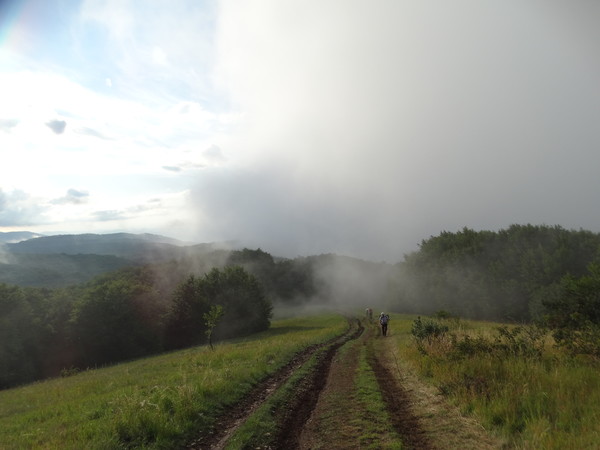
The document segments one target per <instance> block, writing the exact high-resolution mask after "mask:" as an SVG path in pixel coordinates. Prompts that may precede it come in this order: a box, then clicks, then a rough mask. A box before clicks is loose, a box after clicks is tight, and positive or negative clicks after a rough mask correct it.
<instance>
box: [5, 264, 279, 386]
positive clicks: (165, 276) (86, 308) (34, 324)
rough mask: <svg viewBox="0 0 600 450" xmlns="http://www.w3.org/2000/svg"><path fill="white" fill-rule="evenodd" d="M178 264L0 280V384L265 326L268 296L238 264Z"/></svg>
mask: <svg viewBox="0 0 600 450" xmlns="http://www.w3.org/2000/svg"><path fill="white" fill-rule="evenodd" d="M180 269H181V268H180V267H176V265H169V264H167V265H163V266H143V267H132V268H125V269H121V270H118V271H116V272H112V273H109V274H105V275H102V276H99V277H97V278H95V279H93V280H92V281H90V282H87V283H84V284H81V285H75V286H71V287H67V288H60V289H48V288H32V287H19V286H13V285H7V284H0V388H7V387H10V386H14V385H17V384H22V383H27V382H31V381H34V380H39V379H43V378H47V377H53V376H58V375H61V374H62V375H66V374H72V373H76V372H77V371H79V370H83V369H86V368H94V367H98V366H102V365H105V364H111V363H115V362H118V361H124V360H130V359H134V358H139V357H142V356H146V355H152V354H157V353H160V352H163V351H166V350H172V349H177V348H182V347H187V346H191V345H198V344H203V343H206V342H207V337H208V336H210V337H213V339H215V338H216V339H223V338H229V337H234V336H242V335H246V334H249V333H254V332H257V331H261V330H265V329H267V328H268V327H269V324H270V319H271V317H272V303H271V300H270V298H268V297H267V295H266V294H265V292H264V289H263V287H262V285H261V284H260V283H259V282H258V280H257V279H256V277H255V276H253V275H252V274H250V273H249V272H248V271H246V270H245V269H244V268H242V267H241V266H236V265H226V266H224V267H220V268H213V269H211V270H210V271H208V272H206V273H202V274H190V273H186V272H183V271H181V270H180ZM178 270H179V271H178ZM217 305H218V307H219V309H220V311H222V315H219V317H218V321H216V323H215V322H214V318H213V323H210V321H207V317H208V316H207V315H208V314H209V313H210V311H211V308H212V307H214V306H217ZM208 327H211V330H210V331H211V333H210V334H208V333H207V330H208ZM213 328H214V329H213Z"/></svg>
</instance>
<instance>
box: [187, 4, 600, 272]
mask: <svg viewBox="0 0 600 450" xmlns="http://www.w3.org/2000/svg"><path fill="white" fill-rule="evenodd" d="M576 5H577V7H576V8H575V7H573V8H571V7H570V6H568V5H566V4H564V3H561V2H557V1H547V2H546V1H545V2H541V1H532V2H525V3H523V2H520V1H512V0H509V1H506V2H501V3H493V2H466V1H462V0H459V1H457V2H451V3H450V2H436V3H435V5H433V4H432V3H430V2H400V1H395V0H394V1H385V0H383V1H381V2H378V3H377V7H374V6H373V5H372V4H370V3H366V2H362V1H352V0H349V1H345V2H327V3H326V4H324V3H322V2H310V1H305V2H296V3H294V7H293V8H292V7H290V6H289V4H287V3H284V2H276V1H272V2H259V3H252V4H251V5H248V6H246V3H245V2H234V3H226V4H224V7H223V8H224V13H225V16H224V17H225V18H224V19H223V20H222V26H223V27H224V29H223V30H222V34H223V35H224V36H227V38H228V40H226V41H224V43H223V47H222V48H221V58H222V60H223V61H222V63H221V65H220V67H223V68H224V73H223V74H220V75H221V79H225V80H228V86H229V88H230V90H231V95H232V97H233V98H234V99H235V100H237V101H239V102H240V103H241V105H242V108H243V110H244V111H245V112H246V114H247V117H248V124H249V126H248V130H246V132H245V134H244V135H243V136H242V137H240V139H239V141H238V142H236V143H235V144H236V145H237V146H238V148H237V149H235V150H236V151H237V152H238V153H239V154H243V158H241V159H242V162H240V163H238V164H237V167H238V169H236V170H235V171H233V170H231V171H229V172H228V171H226V170H221V171H213V172H212V173H210V174H209V173H207V174H204V176H203V178H202V179H201V180H199V181H198V186H197V188H196V189H195V190H194V191H192V198H193V199H194V202H195V205H196V206H197V208H198V217H199V221H200V223H202V224H203V225H206V226H207V227H208V229H210V230H211V233H212V235H211V237H213V238H214V239H215V240H224V239H232V238H236V237H238V236H239V237H240V239H241V240H246V242H248V241H251V242H253V243H255V244H258V245H262V246H263V247H268V246H269V245H271V246H272V247H273V248H274V250H277V251H278V252H285V253H286V254H290V253H291V254H293V253H296V252H298V253H302V254H306V253H312V252H314V251H315V250H316V251H323V252H327V251H335V252H342V253H350V254H352V255H363V256H368V257H370V258H385V259H387V260H390V261H394V260H400V259H401V258H402V256H403V254H404V253H406V252H409V251H412V250H415V249H416V248H417V246H418V244H419V243H420V241H421V240H422V239H427V238H428V237H429V236H431V235H437V234H439V233H440V232H441V231H443V230H447V231H456V230H460V229H461V228H462V227H464V226H467V227H471V228H475V229H491V230H497V229H500V228H504V227H506V226H509V225H510V224H513V223H533V224H549V225H554V224H558V225H562V226H564V227H567V228H575V229H577V228H585V229H591V230H592V231H600V215H599V214H598V213H597V195H598V192H600V177H598V176H597V173H596V172H597V169H596V168H597V167H598V166H600V152H598V148H600V127H599V126H598V123H600V90H599V89H598V86H599V85H600V59H599V58H598V57H597V55H598V54H600V27H598V26H597V25H596V22H597V21H596V20H593V19H591V18H597V17H600V3H594V2H584V1H576ZM261 8H262V9H261ZM317 8H318V11H319V14H315V13H314V12H315V10H317ZM267 11H268V14H266V12H267ZM263 13H264V14H263ZM306 30H310V36H311V39H306ZM227 68H230V69H231V70H230V71H227ZM230 147H233V143H232V144H231V146H230ZM228 150H229V147H228ZM232 153H235V151H234V152H232ZM219 234H220V235H219Z"/></svg>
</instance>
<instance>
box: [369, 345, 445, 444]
mask: <svg viewBox="0 0 600 450" xmlns="http://www.w3.org/2000/svg"><path fill="white" fill-rule="evenodd" d="M377 354H378V353H377V352H373V351H371V352H369V356H368V358H367V361H368V363H369V365H370V366H371V368H372V369H373V372H374V373H375V377H376V378H377V383H378V385H379V389H380V391H381V394H382V395H383V399H384V401H385V404H386V407H387V410H388V412H389V414H390V418H391V421H392V424H393V425H394V429H395V430H396V432H397V433H398V434H399V435H400V436H401V437H402V443H403V445H404V447H403V448H407V449H419V450H430V449H434V448H435V447H434V446H433V445H432V444H431V443H430V442H429V440H428V439H427V435H426V432H425V431H424V430H423V428H422V427H421V424H420V422H419V419H418V418H417V416H416V415H415V414H414V413H413V411H412V407H411V405H412V403H413V402H412V399H411V397H410V395H409V394H408V392H407V391H406V389H404V387H403V386H402V385H401V384H400V383H398V382H397V381H396V377H395V376H394V375H393V374H392V373H391V371H390V369H389V368H388V367H386V366H385V365H383V364H382V362H381V361H380V360H379V359H378V358H377Z"/></svg>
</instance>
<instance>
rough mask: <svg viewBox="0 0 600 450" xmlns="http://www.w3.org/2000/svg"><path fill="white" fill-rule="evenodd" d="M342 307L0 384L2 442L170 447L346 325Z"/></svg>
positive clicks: (210, 422) (0, 445) (28, 445)
mask: <svg viewBox="0 0 600 450" xmlns="http://www.w3.org/2000/svg"><path fill="white" fill-rule="evenodd" d="M346 328H347V323H346V320H345V319H343V318H342V317H340V316H337V315H327V316H319V317H311V318H304V319H286V320H279V321H276V322H274V323H273V325H272V327H271V329H270V330H269V331H267V332H264V333H260V334H257V335H253V336H251V337H249V338H246V339H242V340H238V341H235V342H228V343H222V344H218V345H216V346H215V350H214V351H211V350H210V349H209V348H208V347H206V346H203V347H195V348H191V349H187V350H183V351H179V352H174V353H168V354H164V355H161V356H157V357H153V358H146V359H141V360H137V361H134V362H130V363H127V364H120V365H116V366H113V367H109V368H104V369H99V370H91V371H86V372H83V373H79V374H76V375H74V376H70V377H66V378H61V379H54V380H49V381H46V382H42V383H36V384H32V385H28V386H24V387H21V388H16V389H11V390H6V391H1V392H0V448H3V449H12V448H49V449H59V448H60V449H69V448H71V449H81V448H87V449H92V448H105V449H108V448H111V449H113V448H126V447H140V446H147V447H151V448H173V447H176V446H177V445H179V444H181V443H183V442H185V441H187V440H189V439H190V438H191V437H193V436H194V434H195V433H199V432H201V431H206V430H207V429H209V428H210V427H211V426H212V425H213V423H214V420H215V418H216V417H217V416H218V414H219V413H221V412H222V411H223V408H225V407H226V405H229V404H233V403H235V402H236V401H238V400H239V399H240V398H242V397H243V396H244V395H245V394H246V393H247V392H248V391H249V390H250V388H251V387H252V385H253V384H255V383H256V382H257V381H258V380H260V379H262V378H263V377H265V376H266V375H267V374H269V373H272V372H275V371H276V370H277V369H278V368H279V367H281V366H283V365H284V364H285V363H286V362H287V361H288V360H289V359H290V358H291V357H292V355H293V354H295V353H296V352H298V351H299V350H301V349H303V348H305V347H307V346H309V345H311V344H314V343H317V342H323V341H326V340H328V339H330V338H332V337H334V336H336V335H339V334H341V333H343V332H344V331H345V330H346Z"/></svg>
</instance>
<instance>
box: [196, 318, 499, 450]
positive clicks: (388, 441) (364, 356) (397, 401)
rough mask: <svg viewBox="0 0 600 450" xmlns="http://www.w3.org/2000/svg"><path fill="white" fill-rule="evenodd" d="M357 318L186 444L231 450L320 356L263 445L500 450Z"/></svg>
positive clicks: (281, 410) (389, 343)
mask: <svg viewBox="0 0 600 450" xmlns="http://www.w3.org/2000/svg"><path fill="white" fill-rule="evenodd" d="M351 323H352V326H351V327H350V330H349V331H348V333H347V334H346V335H344V336H342V337H341V338H339V339H337V340H334V341H332V342H329V343H326V344H323V345H321V346H314V347H311V348H310V349H307V350H306V351H305V352H303V353H302V354H299V355H297V357H296V358H295V359H294V360H293V361H292V362H290V364H288V365H287V366H286V367H284V368H283V369H282V370H280V371H279V372H278V373H277V374H275V375H274V376H273V377H271V378H270V379H268V380H266V381H265V382H263V383H262V384H261V385H260V386H257V387H256V388H255V389H254V391H253V392H252V394H251V395H249V396H248V397H247V398H246V400H245V401H244V402H243V403H241V404H239V405H236V406H235V407H234V408H232V409H230V410H229V411H228V414H227V415H226V416H225V417H223V419H222V420H221V421H220V422H219V424H218V426H217V427H216V429H217V430H218V431H217V432H216V433H214V434H212V435H210V436H201V437H199V438H198V439H197V440H196V441H195V442H194V443H193V444H191V445H190V446H189V447H188V448H194V449H209V448H210V449H221V448H226V447H227V443H228V439H229V437H230V436H231V435H232V434H233V433H234V432H235V430H236V429H237V427H238V426H239V425H240V424H241V423H243V422H244V421H245V420H246V419H247V418H248V417H249V416H250V415H251V414H252V413H253V412H254V411H255V410H256V409H257V408H258V407H259V406H260V405H261V404H263V403H264V402H265V401H266V399H267V398H268V397H269V396H270V395H271V394H272V393H273V392H275V391H276V390H277V389H278V388H279V387H280V386H281V385H282V384H283V383H285V382H286V381H287V380H288V379H289V378H290V376H291V375H292V374H293V373H294V372H295V371H296V370H298V369H299V368H300V367H301V366H302V365H303V364H304V363H305V362H306V361H307V360H308V359H309V358H310V357H311V356H313V355H318V358H317V359H318V361H317V363H316V365H315V366H314V369H313V370H311V372H310V373H309V374H308V375H307V376H305V377H304V378H303V379H302V381H301V382H300V383H299V384H298V385H297V386H295V388H294V389H293V394H292V395H290V396H289V398H287V399H286V403H285V407H282V408H279V409H278V411H277V422H278V427H277V430H279V431H278V432H277V433H276V434H277V435H276V436H270V437H269V439H268V441H266V443H265V445H264V446H263V447H261V448H277V449H279V448H281V449H295V448H299V449H320V448H327V449H332V448H333V449H359V448H405V449H454V448H456V449H496V448H502V443H501V442H500V441H498V440H496V439H494V438H492V437H491V436H489V435H488V434H487V433H486V432H485V430H484V429H483V427H481V426H480V425H479V424H478V423H477V422H476V421H474V420H472V419H467V418H465V417H463V416H462V415H461V414H460V413H459V412H458V411H457V410H456V409H455V408H452V407H451V406H450V405H448V404H447V403H446V402H445V401H444V399H443V397H441V396H440V395H438V394H437V393H436V392H435V390H434V389H433V388H432V387H430V386H427V385H425V384H424V383H422V382H420V381H419V379H418V378H417V377H416V375H415V374H414V373H413V372H412V371H411V370H410V368H409V367H408V366H407V365H405V364H402V362H401V361H399V360H398V358H397V357H396V355H395V353H394V344H393V340H392V339H389V338H384V337H382V336H380V334H379V332H378V328H377V327H376V326H375V325H374V324H371V323H364V324H361V323H359V322H358V321H357V320H354V321H352V322H351Z"/></svg>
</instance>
